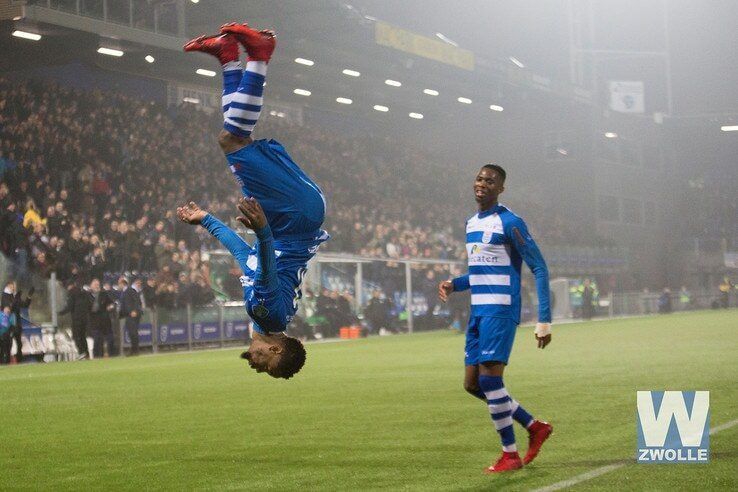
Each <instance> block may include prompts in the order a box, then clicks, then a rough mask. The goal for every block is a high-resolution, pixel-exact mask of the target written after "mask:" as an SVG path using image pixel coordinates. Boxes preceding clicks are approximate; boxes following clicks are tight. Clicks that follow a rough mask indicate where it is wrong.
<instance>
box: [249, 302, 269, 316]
mask: <svg viewBox="0 0 738 492" xmlns="http://www.w3.org/2000/svg"><path fill="white" fill-rule="evenodd" d="M253 311H254V316H256V317H257V318H266V317H267V316H269V310H268V309H267V308H265V307H264V306H263V305H261V304H257V305H256V306H254V309H253Z"/></svg>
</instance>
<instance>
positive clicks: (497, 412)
mask: <svg viewBox="0 0 738 492" xmlns="http://www.w3.org/2000/svg"><path fill="white" fill-rule="evenodd" d="M479 387H480V388H481V389H482V391H484V395H485V396H486V397H487V406H488V408H489V413H490V415H491V416H492V422H493V423H494V425H495V429H496V430H497V432H498V433H499V434H500V439H501V440H502V450H503V451H505V452H508V453H512V452H517V450H518V447H517V445H516V444H515V431H514V430H513V425H512V424H513V419H512V398H510V395H509V394H508V393H507V390H506V389H505V385H504V383H503V382H502V377H500V376H485V375H481V376H479Z"/></svg>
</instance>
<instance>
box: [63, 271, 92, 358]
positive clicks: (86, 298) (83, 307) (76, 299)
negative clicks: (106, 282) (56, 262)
mask: <svg viewBox="0 0 738 492" xmlns="http://www.w3.org/2000/svg"><path fill="white" fill-rule="evenodd" d="M91 303H92V298H91V296H90V293H89V292H87V291H85V290H84V289H83V287H82V279H81V278H79V277H78V278H76V279H75V280H74V282H73V283H72V284H70V286H69V289H68V291H67V304H66V306H64V309H62V310H61V311H59V315H64V314H67V313H69V314H70V315H71V316H72V339H73V340H74V345H75V346H76V347H77V353H78V356H77V359H78V360H84V359H87V358H89V357H90V350H89V348H88V346H87V330H88V325H89V321H90V308H91V306H90V305H91Z"/></svg>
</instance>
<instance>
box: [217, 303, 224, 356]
mask: <svg viewBox="0 0 738 492" xmlns="http://www.w3.org/2000/svg"><path fill="white" fill-rule="evenodd" d="M224 325H225V323H223V304H220V303H218V328H219V329H220V347H221V348H223V347H225V331H224Z"/></svg>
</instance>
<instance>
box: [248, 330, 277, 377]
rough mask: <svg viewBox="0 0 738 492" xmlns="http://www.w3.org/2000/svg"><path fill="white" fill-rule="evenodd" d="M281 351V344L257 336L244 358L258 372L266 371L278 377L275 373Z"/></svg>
mask: <svg viewBox="0 0 738 492" xmlns="http://www.w3.org/2000/svg"><path fill="white" fill-rule="evenodd" d="M281 353H282V348H281V347H280V346H279V345H274V344H271V343H268V342H266V341H265V340H262V339H261V337H256V336H255V337H254V339H253V340H252V342H251V346H250V347H249V349H248V350H247V351H246V352H245V353H244V356H243V358H244V359H246V361H247V362H248V364H249V366H250V367H251V368H252V369H254V370H255V371H256V372H266V373H268V374H269V375H270V376H272V377H277V376H275V375H274V374H275V370H276V367H277V363H278V362H279V357H280V356H281Z"/></svg>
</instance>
